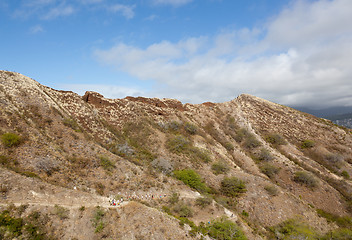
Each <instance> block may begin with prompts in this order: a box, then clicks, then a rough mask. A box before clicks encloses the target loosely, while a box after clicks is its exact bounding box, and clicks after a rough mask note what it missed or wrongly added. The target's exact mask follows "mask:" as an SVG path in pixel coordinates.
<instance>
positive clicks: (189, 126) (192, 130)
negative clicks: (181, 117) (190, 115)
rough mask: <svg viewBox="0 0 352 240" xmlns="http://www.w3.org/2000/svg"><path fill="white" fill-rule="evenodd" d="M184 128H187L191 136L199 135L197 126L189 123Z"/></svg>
mask: <svg viewBox="0 0 352 240" xmlns="http://www.w3.org/2000/svg"><path fill="white" fill-rule="evenodd" d="M184 128H185V130H186V132H187V133H189V134H191V135H194V134H197V132H198V128H197V126H196V125H194V124H192V123H189V122H186V123H185V125H184Z"/></svg>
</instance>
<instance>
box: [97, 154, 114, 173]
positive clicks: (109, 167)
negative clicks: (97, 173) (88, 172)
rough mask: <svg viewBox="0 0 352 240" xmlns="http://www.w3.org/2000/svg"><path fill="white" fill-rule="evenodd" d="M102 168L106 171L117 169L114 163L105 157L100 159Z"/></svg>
mask: <svg viewBox="0 0 352 240" xmlns="http://www.w3.org/2000/svg"><path fill="white" fill-rule="evenodd" d="M100 166H101V167H102V168H104V169H105V170H106V171H111V170H113V169H114V168H115V167H116V166H115V164H114V163H113V162H111V161H110V160H109V159H108V158H107V157H104V156H101V157H100Z"/></svg>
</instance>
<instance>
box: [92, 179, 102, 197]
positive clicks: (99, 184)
mask: <svg viewBox="0 0 352 240" xmlns="http://www.w3.org/2000/svg"><path fill="white" fill-rule="evenodd" d="M94 185H95V191H97V193H98V194H100V195H102V196H103V195H104V190H105V186H104V184H102V183H101V182H96V183H95V184H94Z"/></svg>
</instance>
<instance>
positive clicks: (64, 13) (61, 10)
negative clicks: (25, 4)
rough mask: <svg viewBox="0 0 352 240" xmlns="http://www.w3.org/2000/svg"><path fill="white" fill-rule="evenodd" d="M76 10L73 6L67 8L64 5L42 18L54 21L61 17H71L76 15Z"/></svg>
mask: <svg viewBox="0 0 352 240" xmlns="http://www.w3.org/2000/svg"><path fill="white" fill-rule="evenodd" d="M74 11H75V10H74V8H73V7H72V6H66V5H64V4H62V5H59V6H56V7H53V8H51V9H50V10H49V12H48V13H46V14H45V15H44V16H43V17H42V18H43V19H47V20H49V19H54V18H57V17H61V16H69V15H71V14H73V13H74Z"/></svg>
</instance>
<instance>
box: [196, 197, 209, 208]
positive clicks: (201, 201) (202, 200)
mask: <svg viewBox="0 0 352 240" xmlns="http://www.w3.org/2000/svg"><path fill="white" fill-rule="evenodd" d="M212 201H213V200H212V199H211V198H209V197H199V198H197V199H196V205H197V206H200V207H201V208H205V207H207V206H208V205H210V204H211V202H212Z"/></svg>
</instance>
